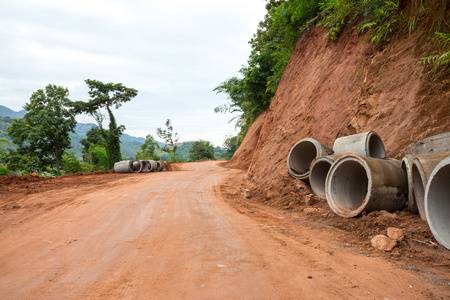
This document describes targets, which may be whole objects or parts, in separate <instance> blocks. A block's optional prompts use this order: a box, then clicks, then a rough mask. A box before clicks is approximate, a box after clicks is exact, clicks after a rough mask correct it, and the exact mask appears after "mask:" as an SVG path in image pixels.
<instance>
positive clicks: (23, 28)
mask: <svg viewBox="0 0 450 300" xmlns="http://www.w3.org/2000/svg"><path fill="white" fill-rule="evenodd" d="M0 3H1V4H0V45H1V46H0V59H1V63H0V105H5V106H7V107H9V108H11V109H13V110H16V111H18V110H21V109H22V107H23V105H24V104H25V103H26V102H28V101H29V99H30V96H31V94H32V93H33V92H34V91H36V90H38V89H43V88H45V86H47V85H48V84H56V85H60V86H64V87H67V88H68V89H69V92H70V99H71V100H84V101H86V100H87V99H88V94H87V91H88V89H87V87H86V84H85V82H84V80H85V79H97V80H100V81H102V82H105V83H107V82H114V83H119V82H120V83H122V84H124V85H125V86H127V87H131V88H135V89H137V90H138V91H139V94H138V96H137V97H136V98H134V99H133V100H132V101H130V102H128V103H125V104H124V105H123V106H122V107H121V108H120V109H118V110H115V111H114V114H115V116H116V119H117V122H118V124H123V125H125V126H126V128H127V129H126V131H125V133H127V134H130V135H133V136H139V137H145V136H146V135H147V134H149V133H150V134H152V135H153V136H154V137H155V138H157V136H156V128H157V127H161V126H163V124H164V122H165V120H166V119H171V120H172V124H173V127H174V131H175V132H178V133H179V135H180V141H189V140H198V139H203V140H209V141H211V142H212V143H213V144H214V145H216V146H221V145H222V143H223V140H224V138H225V136H226V135H228V134H230V133H233V134H234V133H235V131H234V123H231V124H229V123H228V121H229V120H230V119H231V117H232V116H231V115H223V114H215V113H214V108H215V107H217V106H219V105H223V104H225V103H226V102H227V99H226V95H223V94H219V95H216V93H215V92H214V91H213V89H214V88H215V87H217V86H218V85H219V84H220V83H222V82H223V81H225V80H226V79H228V78H230V77H233V76H238V75H239V74H238V70H239V69H240V67H241V66H242V65H244V64H246V61H247V59H248V56H249V54H250V46H249V45H248V41H249V40H250V38H251V37H252V35H253V34H254V33H255V32H256V29H257V26H258V23H259V21H261V20H262V19H263V18H264V14H265V8H264V6H265V1H264V0H190V1H185V0H165V1H161V0H159V1H154V0H147V1H145V0H134V1H113V0H89V1H85V0H77V1H61V0H29V1H26V0H14V1H7V0H0ZM77 120H78V122H84V123H90V122H92V123H94V121H93V120H92V119H91V118H90V117H88V116H79V117H77ZM105 125H107V124H105ZM157 139H158V138H157Z"/></svg>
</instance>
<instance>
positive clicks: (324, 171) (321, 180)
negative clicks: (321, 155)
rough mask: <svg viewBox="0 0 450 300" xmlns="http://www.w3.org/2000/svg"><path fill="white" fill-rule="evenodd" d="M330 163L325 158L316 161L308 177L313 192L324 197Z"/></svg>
mask: <svg viewBox="0 0 450 300" xmlns="http://www.w3.org/2000/svg"><path fill="white" fill-rule="evenodd" d="M331 165H332V164H331V163H330V162H329V161H327V160H320V161H316V162H315V163H314V168H313V169H312V170H314V172H311V174H310V177H309V182H310V184H311V188H312V189H313V191H314V193H315V194H316V195H317V196H319V197H322V198H325V182H326V179H327V175H328V171H329V170H330V168H331Z"/></svg>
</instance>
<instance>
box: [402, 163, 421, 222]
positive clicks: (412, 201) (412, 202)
mask: <svg viewBox="0 0 450 300" xmlns="http://www.w3.org/2000/svg"><path fill="white" fill-rule="evenodd" d="M413 161H414V155H406V156H405V157H403V159H402V169H403V171H404V172H405V175H406V179H407V181H408V210H409V211H410V212H412V213H413V214H418V213H419V209H418V208H417V203H416V197H415V195H414V182H413V175H412V165H413Z"/></svg>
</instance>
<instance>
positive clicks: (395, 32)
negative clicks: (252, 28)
mask: <svg viewBox="0 0 450 300" xmlns="http://www.w3.org/2000/svg"><path fill="white" fill-rule="evenodd" d="M448 20H449V3H448V1H447V0H428V1H423V0H412V1H406V0H402V1H390V0H358V1H355V0H320V1H319V0H267V4H266V15H265V18H264V20H263V21H262V22H260V24H259V26H258V28H257V30H256V33H255V34H254V35H253V37H252V38H251V39H250V41H249V44H250V45H251V48H252V51H251V54H250V56H249V58H248V60H247V64H246V65H244V66H243V67H242V68H241V69H240V70H239V73H240V74H241V76H240V77H232V78H229V79H227V80H225V81H224V82H222V83H221V84H220V85H219V86H218V87H216V89H215V91H216V92H217V93H225V94H226V95H227V96H228V98H229V100H230V102H229V103H227V104H225V105H223V106H220V107H217V108H216V109H215V111H216V112H222V113H228V112H239V113H240V116H239V117H238V120H237V125H238V126H239V127H240V129H241V130H240V135H239V140H240V141H242V139H243V138H244V136H245V134H246V132H247V130H248V128H249V126H250V124H251V123H252V122H253V121H254V120H255V118H256V117H257V116H258V115H260V114H261V112H263V111H265V110H267V109H268V108H269V106H270V104H271V103H272V100H273V98H274V96H275V93H276V91H277V89H278V87H279V84H280V81H281V79H282V77H283V73H284V71H285V68H286V66H287V65H288V63H289V61H290V58H291V55H292V53H293V51H294V49H295V47H296V45H297V41H298V39H299V36H300V33H302V32H309V31H311V30H312V29H313V28H315V27H320V28H322V29H323V30H324V36H323V37H322V38H324V39H326V40H327V43H326V45H325V47H326V46H327V45H332V44H334V43H336V42H337V41H338V39H339V37H340V36H341V34H342V33H343V32H344V30H345V29H346V28H349V27H352V34H353V35H355V36H364V37H365V38H364V41H363V42H367V43H373V44H375V45H377V47H380V48H383V47H385V45H386V44H387V43H389V42H390V41H392V40H395V39H396V38H397V37H399V36H404V35H411V34H413V33H414V32H415V31H416V30H417V29H419V28H420V30H421V31H422V32H426V39H428V40H430V41H431V40H432V41H433V42H432V44H433V45H434V46H433V48H432V49H429V51H428V52H426V53H424V54H423V56H421V57H418V58H417V60H416V61H415V62H414V63H412V64H411V67H412V68H413V67H414V66H415V65H416V64H423V65H426V66H427V69H426V70H425V71H426V73H427V74H428V75H429V76H430V77H435V76H437V75H440V74H442V73H447V74H448V71H449V67H450V33H449V26H450V25H449V23H448ZM299 72H301V70H299Z"/></svg>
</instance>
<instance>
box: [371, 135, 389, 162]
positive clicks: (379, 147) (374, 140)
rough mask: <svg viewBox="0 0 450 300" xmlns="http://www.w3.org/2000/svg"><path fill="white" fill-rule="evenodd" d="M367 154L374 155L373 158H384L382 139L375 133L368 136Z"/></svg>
mask: <svg viewBox="0 0 450 300" xmlns="http://www.w3.org/2000/svg"><path fill="white" fill-rule="evenodd" d="M368 156H369V157H375V158H385V157H386V151H385V149H384V145H383V141H382V140H381V138H380V137H379V136H378V135H376V134H371V135H370V136H369V143H368Z"/></svg>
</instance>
